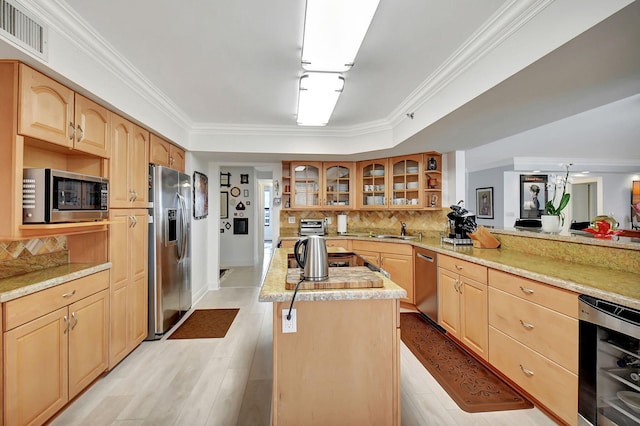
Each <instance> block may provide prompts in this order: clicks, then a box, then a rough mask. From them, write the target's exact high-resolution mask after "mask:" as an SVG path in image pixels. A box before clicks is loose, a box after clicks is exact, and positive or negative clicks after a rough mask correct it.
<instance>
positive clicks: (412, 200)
mask: <svg viewBox="0 0 640 426" xmlns="http://www.w3.org/2000/svg"><path fill="white" fill-rule="evenodd" d="M422 159H423V157H422V154H416V155H405V156H402V157H392V158H390V159H389V165H390V167H389V168H390V170H391V173H392V175H391V185H392V186H391V188H390V190H391V197H390V201H389V204H390V207H391V208H393V209H421V208H422V207H424V191H423V187H424V183H423V180H424V174H423V173H422Z"/></svg>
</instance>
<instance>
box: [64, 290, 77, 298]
mask: <svg viewBox="0 0 640 426" xmlns="http://www.w3.org/2000/svg"><path fill="white" fill-rule="evenodd" d="M75 294H76V291H75V290H73V291H71V292H69V293H65V294H63V295H62V297H65V298H67V299H68V298H70V297H72V296H74V295H75Z"/></svg>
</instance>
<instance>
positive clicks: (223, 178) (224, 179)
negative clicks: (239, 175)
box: [220, 173, 231, 187]
mask: <svg viewBox="0 0 640 426" xmlns="http://www.w3.org/2000/svg"><path fill="white" fill-rule="evenodd" d="M220 186H226V187H229V186H231V173H220Z"/></svg>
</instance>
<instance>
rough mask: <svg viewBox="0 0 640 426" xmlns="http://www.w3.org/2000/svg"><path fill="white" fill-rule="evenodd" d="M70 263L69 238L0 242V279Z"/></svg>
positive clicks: (58, 237) (57, 237)
mask: <svg viewBox="0 0 640 426" xmlns="http://www.w3.org/2000/svg"><path fill="white" fill-rule="evenodd" d="M65 263H69V250H68V249H67V237H65V236H56V237H46V238H34V239H31V240H19V241H0V279H1V278H7V277H11V276H14V275H21V274H26V273H28V272H33V271H37V270H40V269H44V268H50V267H53V266H58V265H63V264H65Z"/></svg>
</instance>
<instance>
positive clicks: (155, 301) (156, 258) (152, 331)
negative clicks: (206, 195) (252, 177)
mask: <svg viewBox="0 0 640 426" xmlns="http://www.w3.org/2000/svg"><path fill="white" fill-rule="evenodd" d="M191 191H192V187H191V178H190V177H189V175H186V174H184V173H180V172H178V171H176V170H173V169H169V168H166V167H162V166H157V165H154V164H151V165H149V329H148V334H147V340H154V339H159V338H160V337H162V335H163V334H164V333H166V332H167V331H168V330H169V329H170V328H171V327H172V326H173V325H175V324H176V323H177V322H178V321H179V320H180V318H181V317H182V316H183V315H184V314H185V312H187V311H188V310H189V309H190V308H191V278H190V274H191V266H190V262H191V255H190V249H189V245H190V231H191V193H192V192H191Z"/></svg>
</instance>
